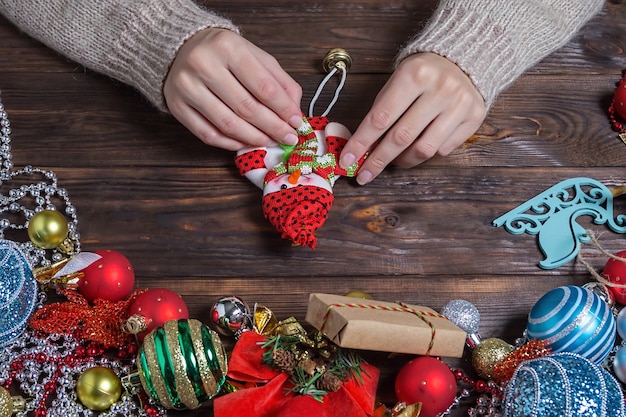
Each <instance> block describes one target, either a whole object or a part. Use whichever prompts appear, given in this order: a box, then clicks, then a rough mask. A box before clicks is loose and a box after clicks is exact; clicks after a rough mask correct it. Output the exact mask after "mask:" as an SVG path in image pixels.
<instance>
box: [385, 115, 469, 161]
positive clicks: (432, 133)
mask: <svg viewBox="0 0 626 417" xmlns="http://www.w3.org/2000/svg"><path fill="white" fill-rule="evenodd" d="M464 115H465V114H464V113H463V114H456V115H440V116H439V117H437V119H435V120H434V121H433V123H431V124H430V126H428V127H427V128H426V129H425V130H424V132H423V134H422V136H421V137H420V138H419V139H418V140H417V141H416V142H415V143H414V144H413V146H411V148H410V149H408V150H407V151H406V152H404V153H402V154H401V155H400V156H398V158H397V159H396V160H395V161H394V164H396V165H398V166H400V167H403V168H410V167H414V166H416V165H419V164H421V163H423V162H424V161H426V160H428V159H430V158H432V157H433V156H434V155H435V154H438V155H441V156H446V155H448V154H449V153H450V152H452V151H453V150H454V149H456V148H458V147H459V146H461V145H462V144H463V143H464V142H465V141H466V140H467V139H468V138H469V137H470V136H472V135H473V134H474V132H476V130H477V129H478V128H479V127H480V123H479V122H477V121H476V120H467V121H464ZM459 121H460V122H459Z"/></svg>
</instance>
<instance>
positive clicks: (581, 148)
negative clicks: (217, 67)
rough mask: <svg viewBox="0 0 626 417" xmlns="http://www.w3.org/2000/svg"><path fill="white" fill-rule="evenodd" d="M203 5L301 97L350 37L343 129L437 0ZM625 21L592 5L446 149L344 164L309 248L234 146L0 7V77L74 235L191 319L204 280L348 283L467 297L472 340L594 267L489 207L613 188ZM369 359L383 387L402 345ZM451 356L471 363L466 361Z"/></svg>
mask: <svg viewBox="0 0 626 417" xmlns="http://www.w3.org/2000/svg"><path fill="white" fill-rule="evenodd" d="M206 3H215V4H214V5H213V4H212V5H211V7H214V8H215V9H217V10H219V11H220V12H222V13H223V14H225V15H226V16H228V17H230V18H232V19H233V20H234V21H235V22H237V23H238V24H240V25H241V27H242V28H243V30H244V32H245V34H246V36H247V37H248V38H249V39H250V40H251V41H253V42H255V43H257V44H258V45H260V46H261V47H263V48H264V49H266V50H267V51H269V52H270V53H272V54H273V55H275V56H276V57H277V59H278V60H279V61H280V63H281V64H282V65H283V66H284V68H285V69H286V70H287V71H288V72H289V73H290V74H292V75H293V76H294V77H295V79H296V80H297V81H299V82H300V83H301V84H302V87H303V90H304V98H303V108H306V107H307V106H308V103H309V101H310V99H311V97H312V95H313V93H314V91H315V89H316V87H317V85H318V84H319V82H320V81H321V80H322V78H323V76H324V72H323V71H322V69H321V60H322V58H323V57H324V55H325V54H326V52H327V51H328V50H329V49H330V48H333V47H342V48H345V49H346V50H348V52H349V53H350V54H351V55H352V58H353V60H354V63H353V67H352V69H351V70H350V72H349V74H348V80H347V83H346V86H345V89H344V90H343V92H342V94H341V96H340V99H339V103H338V104H337V105H336V107H335V108H334V109H333V111H332V112H331V115H330V117H331V119H333V120H336V121H340V122H342V123H344V124H346V125H347V126H348V127H349V128H350V129H351V130H354V129H355V128H356V126H357V125H358V123H359V121H360V119H361V118H362V117H363V115H364V114H365V113H366V111H367V109H368V107H369V105H370V104H371V102H372V101H373V99H374V96H375V94H376V91H377V89H378V88H379V87H380V86H382V85H383V83H384V82H385V80H386V79H387V77H388V75H389V73H390V71H391V67H392V62H393V58H394V55H395V53H396V51H397V49H398V48H399V47H400V46H401V45H402V43H403V42H404V41H405V40H406V39H407V38H408V37H410V36H411V34H413V33H414V32H415V31H416V29H417V28H419V27H420V22H422V21H424V20H425V19H426V18H427V17H428V16H429V13H430V10H432V5H433V4H434V1H429V2H413V1H402V0H390V1H385V2H381V1H374V0H351V1H348V2H336V1H330V0H321V1H318V2H314V3H311V4H302V3H295V2H294V3H293V4H292V5H276V4H275V2H270V1H267V0H260V1H257V2H254V3H255V6H250V5H249V3H250V2H248V1H245V0H229V1H218V2H206ZM426 3H427V4H426ZM625 33H626V5H619V4H612V3H607V5H606V7H605V9H604V11H603V12H602V13H601V14H600V15H599V16H598V17H596V18H594V19H593V20H592V22H591V23H589V24H588V25H586V26H585V27H584V28H583V30H582V31H581V32H580V33H579V34H578V36H577V37H576V38H575V39H573V40H572V41H571V42H570V43H568V44H567V46H565V47H564V48H562V49H561V50H559V51H558V52H556V53H554V54H553V55H551V56H550V57H548V58H547V59H545V60H544V61H543V62H541V63H540V64H539V65H537V66H536V67H534V68H533V69H531V70H529V71H528V72H527V73H526V74H525V75H524V76H522V77H521V78H519V79H518V81H517V82H515V84H514V85H513V86H511V88H510V89H508V90H507V91H506V92H505V93H503V94H501V96H500V97H499V98H498V100H497V102H496V104H495V105H494V106H493V108H492V109H491V112H490V113H489V116H488V117H487V119H486V120H485V122H484V124H483V126H482V127H481V128H480V130H479V132H478V134H477V135H476V137H475V138H474V139H473V140H472V141H470V142H468V143H467V144H466V145H465V146H463V147H462V148H461V149H458V150H457V151H455V152H454V153H453V154H452V155H450V156H448V157H446V158H434V159H433V160H431V161H429V162H427V163H425V164H423V165H422V166H420V167H417V168H414V169H409V170H404V169H394V168H390V169H387V170H386V172H384V173H383V174H382V175H381V176H380V177H379V178H377V179H376V180H375V181H374V182H373V183H371V184H369V185H367V186H364V187H360V186H357V185H356V184H355V183H354V182H353V181H350V180H347V179H340V180H339V181H338V182H337V184H336V186H335V196H336V199H335V203H334V206H333V208H332V210H331V212H330V216H329V219H328V221H327V222H326V224H325V225H324V226H323V227H322V228H321V229H320V231H319V232H318V237H319V244H318V247H317V249H315V250H310V249H309V248H303V247H293V246H291V245H290V243H289V242H287V241H285V240H282V239H281V238H280V236H279V235H278V234H277V233H276V232H275V231H274V230H273V229H272V228H271V226H270V224H269V223H268V222H267V221H266V220H265V219H264V218H263V215H262V212H261V205H260V198H261V194H260V191H259V190H258V189H257V188H256V187H254V186H253V185H252V184H250V183H249V182H248V181H247V180H245V179H244V178H242V177H240V176H239V174H238V172H237V170H236V169H235V166H234V163H233V154H232V153H230V152H227V151H221V150H216V149H212V148H210V147H207V146H205V145H203V144H202V143H201V142H200V141H199V140H197V139H196V138H194V137H193V136H192V135H191V134H190V133H189V132H187V131H186V130H185V129H184V128H183V127H182V126H180V125H179V124H178V123H177V122H176V121H175V120H174V119H173V118H172V117H170V116H169V115H165V114H159V113H158V112H157V111H155V110H154V109H153V108H152V107H151V106H150V105H149V104H147V103H146V101H145V100H144V99H143V98H142V97H140V96H139V95H138V94H137V93H136V92H135V91H133V90H131V89H130V88H128V87H126V86H124V85H120V84H119V83H117V82H114V81H111V80H110V79H108V78H106V77H103V76H100V75H98V74H95V73H93V72H91V71H89V70H85V69H84V68H82V67H81V66H79V65H77V64H75V63H73V62H68V61H67V60H66V59H65V58H63V57H61V56H59V55H57V54H55V53H54V52H52V51H51V50H49V49H47V48H46V47H45V46H43V45H41V44H40V43H38V42H36V41H33V40H31V39H29V38H28V37H27V36H25V35H24V34H22V33H20V32H19V31H18V29H16V28H15V27H13V26H12V25H11V24H10V23H8V22H7V21H6V20H4V19H1V18H0V88H2V101H3V102H4V104H5V107H6V109H7V111H8V113H9V117H10V119H11V122H12V127H13V135H12V138H13V142H12V152H13V158H14V163H15V165H16V166H17V167H21V166H24V165H26V164H30V165H33V166H38V167H45V168H49V169H52V170H54V171H55V172H56V173H57V175H58V177H59V179H60V182H61V185H62V186H63V187H65V188H67V190H68V191H69V193H70V196H71V199H72V201H73V202H74V204H75V206H76V207H77V209H78V218H79V230H80V233H81V236H82V239H81V241H82V244H83V249H84V250H97V249H105V248H108V249H114V250H117V251H120V252H122V253H124V254H125V255H126V256H127V257H128V258H129V259H130V260H131V262H132V264H133V266H134V268H135V271H136V276H137V283H136V285H137V287H141V288H145V287H166V288H170V289H172V290H175V291H177V292H178V293H180V294H181V295H182V296H183V298H184V300H185V301H186V302H187V304H188V306H189V310H190V314H191V316H192V317H195V318H198V319H200V320H202V321H205V322H208V320H209V310H210V308H211V306H212V304H213V303H214V302H215V301H216V300H217V299H218V298H219V297H220V296H224V295H236V296H239V297H241V298H242V299H244V300H245V301H246V302H248V303H249V304H254V303H260V304H263V305H267V306H268V307H270V308H271V309H272V310H273V311H274V312H275V313H276V315H277V316H278V317H279V318H286V317H288V316H291V315H294V316H295V317H296V318H298V319H300V320H303V319H304V313H305V311H306V307H307V299H308V296H309V294H310V293H314V292H322V293H334V294H344V293H346V292H348V291H351V290H361V291H365V292H367V293H369V294H370V295H372V296H373V297H374V298H375V299H377V300H386V301H396V300H401V301H403V302H405V303H409V304H418V305H424V306H429V307H432V308H434V309H436V310H439V309H441V308H442V306H444V305H445V304H446V303H447V302H448V301H450V300H452V299H466V300H469V301H471V302H472V303H473V304H474V305H476V307H477V308H478V309H479V311H480V314H481V325H480V334H481V335H482V336H483V337H500V338H502V339H504V340H506V341H509V342H513V341H514V340H515V338H517V337H519V336H520V335H521V333H522V331H523V329H524V327H525V324H526V317H527V314H528V312H529V309H530V308H531V307H532V306H533V304H534V303H535V302H536V301H537V300H538V298H539V297H540V296H541V295H543V294H544V293H545V292H546V291H549V290H550V289H552V288H555V287H557V286H560V285H568V284H575V285H579V284H584V283H585V282H588V281H590V280H591V278H590V275H589V273H588V271H587V270H586V269H585V268H584V267H583V266H582V265H581V264H580V263H577V262H571V263H568V264H566V265H564V266H562V267H560V268H558V269H554V270H543V269H541V268H539V267H538V266H537V264H538V262H539V261H540V260H541V259H542V254H541V252H540V251H539V248H538V247H537V242H536V239H535V237H534V236H530V235H512V234H510V233H508V232H506V231H505V230H504V229H502V228H497V227H494V226H492V220H494V219H495V218H496V217H498V216H500V215H502V214H504V213H506V212H507V211H509V210H511V209H512V208H514V207H515V206H517V205H518V204H520V203H522V202H525V201H526V200H528V199H530V198H532V197H533V196H535V195H536V194H538V193H540V192H541V191H543V190H545V189H547V188H549V187H550V186H552V185H553V184H556V183H557V182H559V181H561V180H564V179H568V178H572V177H579V176H584V177H591V178H595V179H597V180H599V181H601V182H602V183H604V184H605V185H607V186H609V187H612V186H616V185H621V184H624V182H625V181H626V173H625V170H624V165H625V162H624V161H626V145H625V144H624V143H622V142H621V141H620V140H619V138H618V136H617V134H616V132H615V131H613V130H612V129H611V127H610V124H609V120H608V118H607V107H608V105H609V103H610V100H611V97H612V94H613V91H614V89H615V86H616V83H617V81H618V80H619V79H620V76H621V71H622V69H624V68H626V52H625V50H626V36H625V35H624V34H625ZM331 85H332V83H331ZM331 90H332V88H331ZM625 200H626V198H621V199H620V198H618V199H617V200H616V201H615V212H616V213H625V212H626V201H625ZM587 220H589V219H587V218H582V219H580V223H581V224H582V225H583V226H584V227H586V228H590V229H591V230H593V231H594V232H595V233H597V234H600V233H603V232H604V233H603V234H601V237H600V240H601V243H602V245H603V246H604V248H605V249H607V250H609V251H612V252H616V251H618V250H624V249H626V245H625V240H624V235H620V234H615V233H612V232H609V231H608V229H607V228H606V227H604V226H598V225H594V224H593V223H592V222H591V221H587ZM583 253H584V256H585V259H587V261H588V262H590V264H591V265H592V266H593V267H595V268H598V269H600V268H602V266H603V265H604V262H605V261H606V258H605V256H604V255H602V254H601V253H599V251H598V250H596V249H595V248H593V247H592V246H590V245H585V246H584V247H583ZM370 356H371V357H372V360H373V363H374V365H376V366H378V367H379V368H380V369H381V382H380V397H381V399H383V400H385V401H386V402H388V403H393V401H394V399H393V391H392V389H391V387H392V386H393V381H394V378H395V374H396V373H397V371H398V369H399V367H400V366H401V365H402V364H403V363H405V362H406V361H407V360H408V358H407V357H404V356H401V357H399V358H395V359H387V356H386V355H385V354H381V355H373V356H372V355H370ZM449 363H450V364H453V365H455V366H456V365H462V366H463V367H465V368H466V369H468V370H469V369H470V366H469V363H468V362H467V360H466V359H464V360H461V361H449ZM205 413H206V410H203V411H200V412H180V413H172V415H181V416H182V415H185V416H195V415H198V416H200V415H206V414H205ZM455 413H456V414H457V415H462V412H461V410H456V411H455Z"/></svg>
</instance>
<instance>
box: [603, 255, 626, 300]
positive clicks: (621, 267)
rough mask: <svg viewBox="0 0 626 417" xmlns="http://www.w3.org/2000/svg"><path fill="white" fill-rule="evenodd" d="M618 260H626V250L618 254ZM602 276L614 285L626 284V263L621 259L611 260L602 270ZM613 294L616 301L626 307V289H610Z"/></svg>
mask: <svg viewBox="0 0 626 417" xmlns="http://www.w3.org/2000/svg"><path fill="white" fill-rule="evenodd" d="M615 256H617V257H618V258H622V259H626V250H623V251H621V252H617V253H616V254H615ZM602 275H604V278H606V279H608V280H609V281H611V282H612V283H614V284H622V285H625V284H626V262H623V261H620V260H619V259H613V258H609V260H608V261H606V264H605V265H604V269H603V270H602ZM609 290H610V291H611V293H613V297H615V301H616V302H618V303H620V304H622V305H626V288H616V287H609Z"/></svg>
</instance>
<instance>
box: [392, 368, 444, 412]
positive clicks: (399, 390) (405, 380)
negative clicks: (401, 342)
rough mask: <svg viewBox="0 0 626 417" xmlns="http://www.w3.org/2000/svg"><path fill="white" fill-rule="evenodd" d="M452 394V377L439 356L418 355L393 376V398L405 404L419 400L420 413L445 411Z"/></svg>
mask: <svg viewBox="0 0 626 417" xmlns="http://www.w3.org/2000/svg"><path fill="white" fill-rule="evenodd" d="M455 396H456V378H455V376H454V374H453V373H452V371H451V370H450V368H448V366H447V365H446V364H444V363H443V362H441V361H440V360H439V359H436V358H433V357H431V356H420V357H418V358H416V359H413V360H412V361H410V362H409V363H407V364H406V365H404V366H403V367H402V369H400V372H398V375H397V376H396V398H397V399H398V401H401V402H405V403H406V404H415V403H422V411H421V413H420V417H436V416H437V415H438V414H440V413H442V412H444V411H446V410H447V409H448V408H449V407H450V406H451V405H452V403H453V402H454V398H455Z"/></svg>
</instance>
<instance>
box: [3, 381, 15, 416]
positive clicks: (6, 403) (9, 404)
mask: <svg viewBox="0 0 626 417" xmlns="http://www.w3.org/2000/svg"><path fill="white" fill-rule="evenodd" d="M11 415H13V399H12V398H11V394H9V391H7V390H5V389H4V388H2V387H0V417H11Z"/></svg>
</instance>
